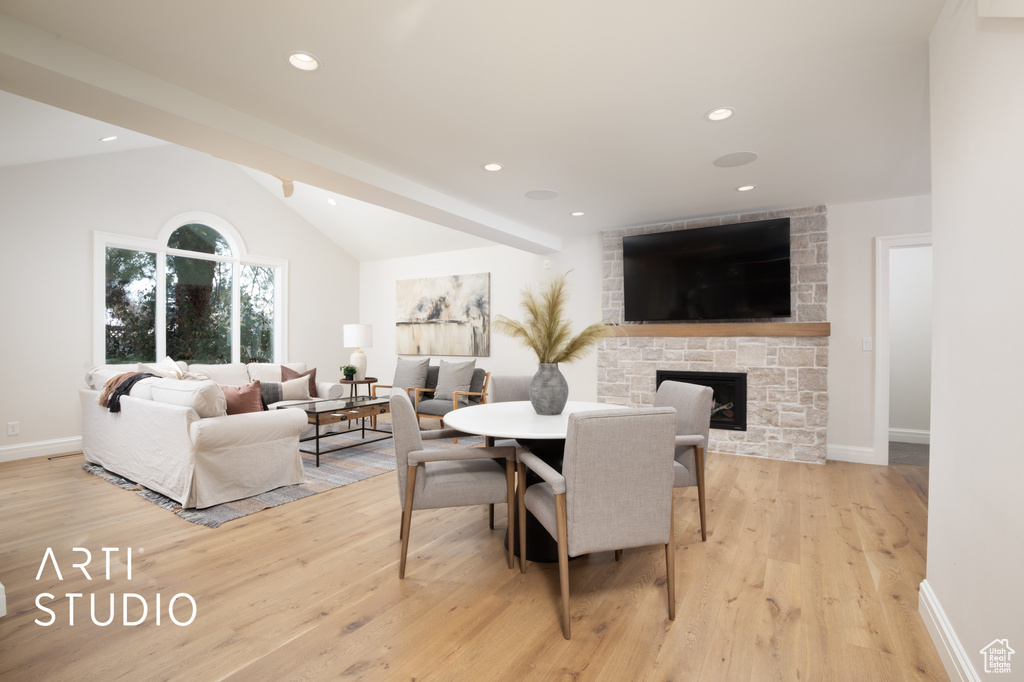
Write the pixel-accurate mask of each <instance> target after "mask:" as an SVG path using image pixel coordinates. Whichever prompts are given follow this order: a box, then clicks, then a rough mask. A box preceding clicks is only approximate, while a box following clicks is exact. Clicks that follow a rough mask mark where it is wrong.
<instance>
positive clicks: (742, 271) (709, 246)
mask: <svg viewBox="0 0 1024 682" xmlns="http://www.w3.org/2000/svg"><path fill="white" fill-rule="evenodd" d="M622 267H623V288H624V294H625V318H626V320H627V321H629V322H676V321H686V320H737V319H758V318H767V317H789V316H790V314H791V311H790V294H789V218H777V219H774V220H759V221H756V222H750V223H739V224H735V225H719V226H715V227H701V228H696V229H691V230H676V231H673V232H658V233H655V234H644V235H636V236H632V237H623V239H622Z"/></svg>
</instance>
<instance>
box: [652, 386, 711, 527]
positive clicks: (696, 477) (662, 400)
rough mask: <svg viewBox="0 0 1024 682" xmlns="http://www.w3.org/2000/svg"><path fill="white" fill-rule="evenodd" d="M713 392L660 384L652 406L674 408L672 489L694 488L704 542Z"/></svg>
mask: <svg viewBox="0 0 1024 682" xmlns="http://www.w3.org/2000/svg"><path fill="white" fill-rule="evenodd" d="M713 394H714V391H713V390H712V389H711V387H710V386H698V385H696V384H686V383H683V382H681V381H663V382H661V386H659V387H658V392H657V394H655V396H654V405H655V407H674V408H675V409H676V454H675V464H674V466H673V480H674V483H673V485H674V487H676V488H686V487H689V486H694V485H695V486H697V505H698V507H699V508H700V538H701V540H704V541H707V539H708V524H707V499H706V497H707V494H706V492H705V489H704V460H705V458H706V453H705V451H704V448H705V447H706V446H707V442H708V431H709V430H710V429H711V405H712V402H713V400H712V398H713Z"/></svg>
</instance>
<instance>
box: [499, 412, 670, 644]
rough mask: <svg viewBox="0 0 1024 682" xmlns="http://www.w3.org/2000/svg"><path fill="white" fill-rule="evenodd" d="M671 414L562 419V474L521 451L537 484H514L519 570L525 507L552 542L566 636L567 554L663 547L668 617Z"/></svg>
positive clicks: (609, 414) (522, 476)
mask: <svg viewBox="0 0 1024 682" xmlns="http://www.w3.org/2000/svg"><path fill="white" fill-rule="evenodd" d="M675 421H676V418H675V410H673V409H672V408H665V407H662V408H646V409H638V410H599V411H595V412H583V413H577V414H572V415H570V416H569V425H568V429H567V432H566V439H565V457H564V458H563V460H562V472H561V473H559V472H557V471H555V470H554V469H553V468H552V467H551V466H550V465H548V464H546V463H545V462H544V461H542V460H541V459H540V458H538V457H537V456H536V455H534V454H532V453H530V452H527V451H520V452H519V453H518V456H519V480H520V481H525V480H526V469H527V468H529V469H530V470H531V471H533V472H534V473H536V474H537V475H538V476H540V477H541V478H542V479H543V481H544V482H543V483H537V484H534V485H531V486H530V487H529V488H526V489H525V492H524V488H525V486H523V485H520V486H519V505H518V506H519V547H520V554H519V562H520V567H521V570H522V571H523V572H525V571H526V565H527V562H526V522H525V521H526V510H527V509H529V510H530V511H531V512H532V513H533V514H534V516H536V517H537V520H538V521H540V523H541V525H543V527H544V529H545V530H547V532H548V533H550V534H551V535H552V537H555V538H556V539H557V540H558V576H559V583H560V585H561V593H562V635H563V636H564V637H565V638H566V639H569V638H570V636H571V633H570V616H569V557H570V556H579V555H581V554H588V553H591V552H602V551H612V550H614V551H616V557H617V556H618V552H619V550H621V549H623V548H628V547H641V546H644V545H653V544H659V545H664V547H665V564H666V569H667V574H668V617H669V619H670V620H675V617H676V608H675V548H674V544H673V523H672V454H673V449H674V443H673V441H674V437H675Z"/></svg>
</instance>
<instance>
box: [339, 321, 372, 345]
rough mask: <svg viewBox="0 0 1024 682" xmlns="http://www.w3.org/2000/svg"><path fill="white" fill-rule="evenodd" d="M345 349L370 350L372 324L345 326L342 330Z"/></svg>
mask: <svg viewBox="0 0 1024 682" xmlns="http://www.w3.org/2000/svg"><path fill="white" fill-rule="evenodd" d="M342 336H343V337H344V340H343V343H344V345H345V348H372V347H373V325H372V324H346V325H344V327H343V329H342Z"/></svg>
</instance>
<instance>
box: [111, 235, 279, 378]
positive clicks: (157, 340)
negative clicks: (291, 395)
mask: <svg viewBox="0 0 1024 682" xmlns="http://www.w3.org/2000/svg"><path fill="white" fill-rule="evenodd" d="M165 248H166V250H168V251H173V253H165V252H164V251H165ZM165 248H156V249H154V250H153V251H150V250H133V249H128V248H121V247H114V246H107V247H106V249H105V259H106V267H105V310H104V356H105V361H106V362H107V363H132V362H155V361H156V360H157V357H158V356H161V357H162V356H164V355H169V356H170V357H172V358H174V359H175V360H183V361H185V362H188V363H203V364H223V363H228V362H239V361H241V362H273V361H275V360H276V359H277V358H276V350H277V349H276V348H275V325H276V324H277V322H278V320H279V316H278V315H277V310H276V307H277V305H278V303H277V302H278V300H279V299H280V296H279V292H278V291H277V288H278V286H280V280H279V277H278V272H279V267H275V266H270V265H257V264H253V263H244V262H242V261H241V259H239V258H238V256H237V254H235V253H233V252H232V248H231V245H230V244H229V242H228V241H227V240H226V239H225V238H224V236H223V235H222V234H221V233H220V232H218V231H217V230H216V229H215V228H213V227H210V226H209V225H205V224H201V223H189V224H186V225H183V226H181V227H179V228H177V229H175V230H174V231H173V232H172V233H171V235H170V236H169V237H168V239H167V243H166V245H165ZM182 251H184V252H188V253H194V254H195V256H194V257H192V256H189V255H183V254H181V253H178V252H182ZM159 266H162V267H159ZM161 278H162V281H163V282H164V283H165V286H164V287H163V289H162V290H161V288H160V287H158V286H157V281H158V279H161ZM160 299H162V300H160ZM160 308H162V309H163V310H164V312H165V314H164V315H163V316H162V320H161V316H158V315H157V314H156V313H157V310H158V309H160ZM160 321H162V322H163V327H162V328H158V323H159V322H160ZM233 340H234V341H233Z"/></svg>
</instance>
